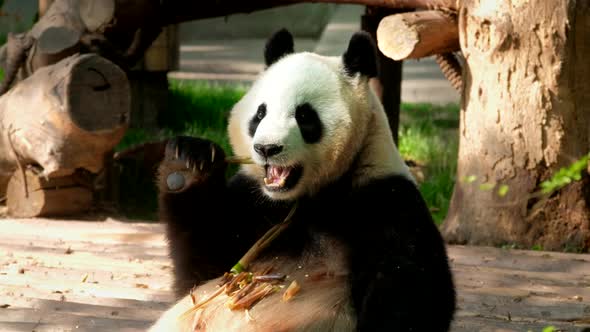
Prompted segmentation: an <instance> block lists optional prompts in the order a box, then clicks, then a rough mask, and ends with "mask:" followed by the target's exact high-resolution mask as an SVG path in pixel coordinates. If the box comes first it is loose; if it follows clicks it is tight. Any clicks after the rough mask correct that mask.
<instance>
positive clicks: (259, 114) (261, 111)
mask: <svg viewBox="0 0 590 332" xmlns="http://www.w3.org/2000/svg"><path fill="white" fill-rule="evenodd" d="M265 116H266V104H261V105H260V106H258V110H257V111H256V118H257V119H258V120H262V119H264V117H265Z"/></svg>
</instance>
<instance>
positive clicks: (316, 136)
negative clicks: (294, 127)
mask: <svg viewBox="0 0 590 332" xmlns="http://www.w3.org/2000/svg"><path fill="white" fill-rule="evenodd" d="M295 120H296V121H297V124H298V125H299V129H300V130H301V136H303V140H305V142H306V143H317V142H319V140H320V138H321V137H322V130H323V128H322V127H323V126H322V122H321V120H320V117H319V116H318V113H317V112H316V110H315V109H314V108H313V106H311V104H309V103H305V104H301V105H299V106H297V108H296V109H295Z"/></svg>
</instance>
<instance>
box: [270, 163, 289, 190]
mask: <svg viewBox="0 0 590 332" xmlns="http://www.w3.org/2000/svg"><path fill="white" fill-rule="evenodd" d="M290 172H291V169H290V168H288V167H280V166H272V165H269V166H268V168H267V169H266V177H265V178H264V184H265V185H267V186H268V187H277V188H280V187H282V186H284V185H285V181H286V180H287V177H288V176H289V173H290Z"/></svg>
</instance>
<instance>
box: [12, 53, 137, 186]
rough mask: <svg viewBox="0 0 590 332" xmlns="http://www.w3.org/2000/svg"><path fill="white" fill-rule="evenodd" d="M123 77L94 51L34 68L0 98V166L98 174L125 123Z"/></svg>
mask: <svg viewBox="0 0 590 332" xmlns="http://www.w3.org/2000/svg"><path fill="white" fill-rule="evenodd" d="M129 110H130V88H129V82H128V80H127V76H126V75H125V73H124V72H123V71H122V70H121V69H120V68H119V67H117V66H116V65H114V64H113V63H111V62H110V61H108V60H106V59H104V58H102V57H100V56H98V55H94V54H86V55H73V56H70V57H68V58H66V59H63V60H62V61H60V62H58V63H56V64H55V65H51V66H47V67H44V68H41V69H39V70H38V71H36V72H35V73H34V74H33V75H32V76H30V77H28V78H27V79H25V80H23V81H21V82H19V83H18V84H17V85H15V86H14V87H13V88H12V89H11V90H9V91H8V92H7V93H6V94H4V95H2V96H1V97H0V170H1V171H5V172H11V171H15V170H16V169H18V168H20V169H21V170H22V169H24V168H26V166H27V165H35V166H36V167H38V168H40V169H41V171H40V174H39V175H40V176H43V177H48V178H51V177H60V176H66V175H69V174H72V173H74V171H75V170H76V169H78V168H83V169H86V170H88V171H90V172H93V173H97V172H99V171H100V170H101V169H102V168H103V159H104V154H105V153H106V152H107V151H110V150H111V149H112V148H113V147H114V146H115V145H116V144H117V143H118V142H119V141H120V139H121V138H122V136H123V134H124V132H125V130H126V128H127V125H128V121H129Z"/></svg>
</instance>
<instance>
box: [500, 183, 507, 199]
mask: <svg viewBox="0 0 590 332" xmlns="http://www.w3.org/2000/svg"><path fill="white" fill-rule="evenodd" d="M508 189H509V187H508V185H506V184H503V185H500V188H498V196H500V197H504V196H506V194H507V193H508Z"/></svg>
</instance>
